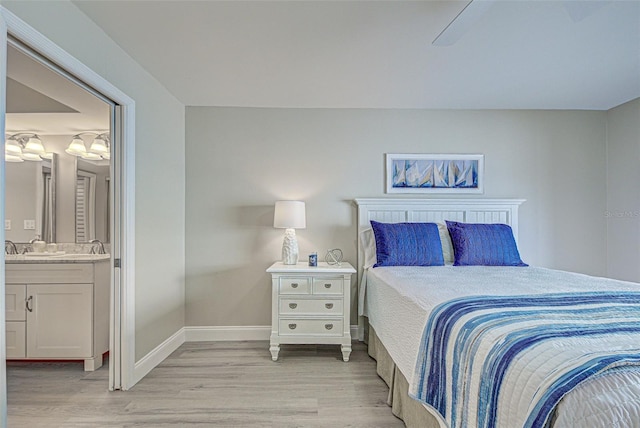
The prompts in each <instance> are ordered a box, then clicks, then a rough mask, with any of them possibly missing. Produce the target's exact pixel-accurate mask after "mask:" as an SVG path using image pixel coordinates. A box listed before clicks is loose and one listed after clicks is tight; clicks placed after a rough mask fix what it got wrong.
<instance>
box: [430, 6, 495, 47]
mask: <svg viewBox="0 0 640 428" xmlns="http://www.w3.org/2000/svg"><path fill="white" fill-rule="evenodd" d="M495 1H496V0H471V1H470V2H469V3H468V4H467V5H466V6H465V7H464V9H462V11H460V13H459V14H458V15H457V16H456V17H455V18H453V21H451V22H450V23H449V25H447V27H446V28H445V29H444V30H442V32H441V33H440V34H439V35H438V37H436V38H435V39H434V40H433V42H432V45H434V46H451V45H453V44H454V43H456V42H457V41H458V40H460V38H461V37H462V36H463V35H464V34H465V33H466V32H467V31H468V30H469V28H471V26H472V25H473V24H474V23H475V22H476V21H477V20H478V19H480V17H482V15H484V14H485V13H486V11H487V10H489V8H490V7H491V6H492V5H493V3H494V2H495Z"/></svg>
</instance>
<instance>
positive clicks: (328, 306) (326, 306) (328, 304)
mask: <svg viewBox="0 0 640 428" xmlns="http://www.w3.org/2000/svg"><path fill="white" fill-rule="evenodd" d="M324 307H325V308H327V309H333V303H325V304H324Z"/></svg>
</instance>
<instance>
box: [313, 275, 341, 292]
mask: <svg viewBox="0 0 640 428" xmlns="http://www.w3.org/2000/svg"><path fill="white" fill-rule="evenodd" d="M342 282H343V281H342V278H313V294H342Z"/></svg>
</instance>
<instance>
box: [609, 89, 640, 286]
mask: <svg viewBox="0 0 640 428" xmlns="http://www.w3.org/2000/svg"><path fill="white" fill-rule="evenodd" d="M607 119H608V120H607V124H608V127H607V187H608V189H607V212H606V215H605V217H606V221H607V237H608V242H607V275H608V276H611V277H613V278H618V279H624V280H629V281H639V282H640V189H639V186H640V99H636V100H634V101H630V102H628V103H626V104H623V105H621V106H618V107H616V108H614V109H611V110H609V112H608V115H607Z"/></svg>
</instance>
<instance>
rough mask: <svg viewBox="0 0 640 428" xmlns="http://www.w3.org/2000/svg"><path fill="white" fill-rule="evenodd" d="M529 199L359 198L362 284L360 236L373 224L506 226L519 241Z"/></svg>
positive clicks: (361, 250)
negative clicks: (520, 216) (524, 206)
mask: <svg viewBox="0 0 640 428" xmlns="http://www.w3.org/2000/svg"><path fill="white" fill-rule="evenodd" d="M524 201H525V199H479V198H478V199H474V198H468V199H467V198H465V199H399V198H393V199H391V198H390V199H369V198H358V199H356V200H355V203H356V205H357V206H358V236H357V237H356V238H357V245H358V266H357V269H358V280H360V278H361V275H362V261H363V260H364V252H363V249H362V246H361V243H360V232H362V231H363V230H365V229H367V228H369V227H371V225H370V223H369V222H370V221H371V220H374V221H379V222H384V223H402V222H411V223H415V222H438V221H444V220H451V221H459V222H464V223H504V224H508V225H509V226H511V228H512V229H513V235H514V237H515V238H516V242H517V241H518V207H519V206H520V204H522V203H523V202H524Z"/></svg>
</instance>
